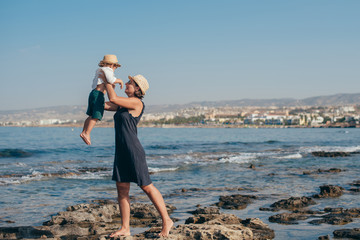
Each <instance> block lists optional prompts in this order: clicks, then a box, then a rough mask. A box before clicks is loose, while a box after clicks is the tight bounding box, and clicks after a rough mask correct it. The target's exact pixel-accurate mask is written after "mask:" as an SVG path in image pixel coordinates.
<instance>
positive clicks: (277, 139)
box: [0, 127, 360, 239]
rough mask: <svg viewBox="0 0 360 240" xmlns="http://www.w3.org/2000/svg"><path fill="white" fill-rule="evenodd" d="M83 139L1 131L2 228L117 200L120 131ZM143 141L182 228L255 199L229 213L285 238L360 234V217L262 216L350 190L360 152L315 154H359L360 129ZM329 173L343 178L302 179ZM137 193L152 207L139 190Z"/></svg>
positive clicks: (72, 133)
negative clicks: (236, 199) (225, 206)
mask: <svg viewBox="0 0 360 240" xmlns="http://www.w3.org/2000/svg"><path fill="white" fill-rule="evenodd" d="M80 132H81V129H80V128H18V127H0V191H1V199H0V226H2V227H4V226H8V227H10V226H27V225H32V226H34V225H41V224H42V222H44V221H47V220H49V219H50V217H51V216H52V215H54V214H56V213H57V212H59V211H64V210H65V208H66V207H67V206H69V205H74V204H78V203H86V202H90V201H92V200H97V199H114V200H115V199H116V189H115V183H114V182H113V181H112V180H111V174H112V164H113V156H114V149H115V147H114V129H112V128H96V127H95V129H94V130H93V132H92V143H93V144H92V145H91V146H87V145H85V144H84V143H83V141H82V140H81V139H80V137H79V134H80ZM138 135H139V139H140V141H141V142H142V144H143V146H144V149H145V151H146V154H147V161H148V165H149V169H150V171H151V172H152V173H153V174H152V175H151V178H152V180H153V183H154V185H155V186H156V187H157V188H158V189H159V190H160V191H161V192H162V193H163V195H164V198H165V201H166V202H167V203H170V204H173V205H175V206H176V207H177V210H176V211H175V212H174V213H173V215H172V216H173V217H176V218H179V219H180V221H179V222H178V223H183V222H184V220H185V219H186V218H187V217H188V216H190V214H189V213H188V211H191V210H194V209H196V205H198V204H200V205H202V206H210V205H212V204H214V203H216V202H217V201H218V200H219V196H221V195H230V194H252V195H256V196H258V197H259V198H258V200H256V201H255V202H254V203H252V204H250V205H249V206H248V207H247V208H246V209H244V210H221V211H222V212H227V213H233V214H235V215H237V216H239V217H240V218H243V219H245V218H248V217H258V218H260V219H261V220H262V221H264V222H265V223H267V224H269V226H270V227H271V228H272V229H274V230H275V234H276V239H316V238H317V237H318V236H321V235H327V234H329V235H332V232H333V231H334V230H336V229H342V228H354V227H360V220H359V219H354V222H353V223H350V224H347V225H345V226H333V225H328V224H321V225H311V224H309V223H308V222H309V221H311V220H313V219H307V220H304V221H299V224H297V225H280V224H276V223H270V222H269V221H268V218H269V217H270V216H272V215H275V214H277V213H279V212H275V213H274V212H264V211H259V208H260V207H269V205H270V204H272V203H274V202H275V201H278V200H280V199H285V198H289V197H291V196H297V197H300V196H311V195H313V194H316V193H319V187H320V186H322V185H324V184H333V185H338V186H342V187H344V188H345V189H349V188H350V187H351V185H350V184H351V183H352V182H354V181H355V180H360V177H359V173H360V154H353V155H351V156H349V157H337V158H323V157H315V156H313V155H312V154H311V153H312V152H314V151H345V152H359V151H360V129H321V128H319V129H310V128H309V129H308V128H306V129H292V128H291V129H290V128H288V129H252V128H247V129H245V128H244V129H236V128H209V129H207V128H139V130H138ZM251 164H253V165H254V166H255V169H250V168H249V166H250V165H251ZM330 168H339V169H341V170H342V171H341V172H339V173H321V174H320V173H319V174H318V173H317V174H310V175H306V174H303V173H304V172H305V171H316V170H317V169H323V170H327V169H330ZM183 188H185V189H190V190H189V191H186V192H184V191H182V189H183ZM192 188H194V189H193V190H191V189H192ZM235 188H242V189H243V190H241V191H238V190H234V189H235ZM131 196H133V197H135V201H144V202H149V200H148V199H147V198H146V195H145V194H144V193H142V192H141V190H140V189H139V188H138V187H137V186H136V184H132V185H131ZM359 200H360V195H359V193H351V192H345V194H344V195H343V196H341V197H339V198H330V199H320V200H316V201H317V204H316V205H314V206H311V209H313V210H320V209H323V208H324V207H343V208H352V207H360V206H359V205H360V201H359Z"/></svg>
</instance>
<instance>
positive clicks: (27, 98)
mask: <svg viewBox="0 0 360 240" xmlns="http://www.w3.org/2000/svg"><path fill="white" fill-rule="evenodd" d="M359 11H360V1H358V0H344V1H341V0H338V1H333V0H293V1H289V0H283V1H278V0H274V1H270V0H259V1H250V0H249V1H241V0H236V1H231V0H226V1H218V0H217V1H212V0H206V1H193V0H191V1H188V0H182V1H168V0H166V1H161V0H154V1H149V0H146V1H145V0H144V1H136V0H131V1H130V0H129V1H120V0H119V1H91V0H61V1H55V0H21V1H20V0H11V1H6V0H0V30H1V37H0V52H1V56H0V66H1V74H0V76H1V87H0V110H11V109H28V108H36V107H45V106H57V105H78V104H81V105H86V103H87V97H88V93H89V92H90V90H91V82H92V79H93V76H94V73H95V70H96V68H97V64H98V62H99V61H100V60H101V59H102V57H103V55H105V54H116V55H117V56H118V59H119V62H120V63H121V64H122V67H121V68H120V69H117V70H116V72H115V73H116V76H117V77H119V78H121V79H124V80H125V81H127V76H128V75H129V74H130V75H135V74H139V73H140V74H143V75H144V76H145V77H146V78H147V79H148V80H149V83H150V89H149V91H148V94H147V95H146V97H145V99H144V100H145V103H146V104H151V105H152V104H173V103H175V104H176V103H188V102H191V101H212V100H235V99H242V98H253V99H256V98H261V99H264V98H287V97H292V98H297V99H300V98H305V97H312V96H318V95H331V94H337V93H358V92H360V70H359V69H360V67H359V66H360V14H359ZM117 92H118V94H120V95H124V93H123V91H119V89H117Z"/></svg>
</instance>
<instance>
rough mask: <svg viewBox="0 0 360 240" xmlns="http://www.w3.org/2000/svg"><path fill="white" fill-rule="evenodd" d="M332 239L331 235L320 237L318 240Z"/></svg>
mask: <svg viewBox="0 0 360 240" xmlns="http://www.w3.org/2000/svg"><path fill="white" fill-rule="evenodd" d="M330 239H331V238H330V236H329V235H326V236H320V237H318V240H330Z"/></svg>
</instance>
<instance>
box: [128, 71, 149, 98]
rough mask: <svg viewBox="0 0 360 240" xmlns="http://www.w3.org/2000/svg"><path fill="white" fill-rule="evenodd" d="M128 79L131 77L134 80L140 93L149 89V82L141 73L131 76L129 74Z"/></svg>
mask: <svg viewBox="0 0 360 240" xmlns="http://www.w3.org/2000/svg"><path fill="white" fill-rule="evenodd" d="M129 79H132V80H133V81H134V82H136V84H137V85H138V86H139V88H140V90H141V92H142V94H143V95H145V92H146V91H147V90H148V89H149V83H148V81H147V80H146V78H145V77H144V76H143V75H140V74H138V75H135V76H133V77H132V76H129Z"/></svg>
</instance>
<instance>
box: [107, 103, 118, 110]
mask: <svg viewBox="0 0 360 240" xmlns="http://www.w3.org/2000/svg"><path fill="white" fill-rule="evenodd" d="M118 107H119V106H118V105H116V104H114V103H112V102H105V105H104V110H106V111H116V110H117V109H118Z"/></svg>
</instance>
